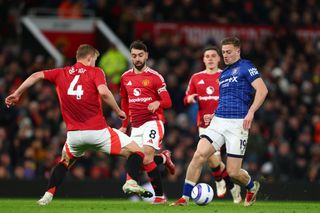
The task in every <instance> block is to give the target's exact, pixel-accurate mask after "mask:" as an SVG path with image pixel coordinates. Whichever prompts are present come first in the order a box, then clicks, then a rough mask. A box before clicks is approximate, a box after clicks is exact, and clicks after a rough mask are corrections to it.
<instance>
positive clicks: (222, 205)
mask: <svg viewBox="0 0 320 213" xmlns="http://www.w3.org/2000/svg"><path fill="white" fill-rule="evenodd" d="M171 202H172V201H171ZM171 202H169V203H171ZM0 212H1V213H29V212H30V213H31V212H32V213H42V212H50V213H95V212H103V213H108V212H110V213H114V212H128V213H131V212H132V213H135V212H137V213H138V212H139V213H145V212H151V213H156V212H165V213H171V212H172V213H175V212H184V213H188V212H196V213H201V212H210V213H226V212H236V213H241V212H244V213H248V212H258V213H269V212H279V213H284V212H291V213H297V212H320V202H302V201H301V202H291V201H278V202H275V201H257V202H256V203H255V204H254V205H253V206H251V207H244V206H243V205H235V204H233V203H232V202H231V201H230V200H224V201H222V200H219V201H217V200H214V201H213V202H211V203H210V204H209V205H207V206H197V205H196V204H194V203H192V202H190V204H189V205H188V206H174V207H172V206H169V205H168V204H162V205H151V204H149V203H146V202H131V201H128V200H125V199H123V200H121V199H118V200H110V199H54V200H53V201H52V203H50V204H49V205H48V206H38V205H37V203H36V199H11V198H10V199H3V198H2V199H0Z"/></svg>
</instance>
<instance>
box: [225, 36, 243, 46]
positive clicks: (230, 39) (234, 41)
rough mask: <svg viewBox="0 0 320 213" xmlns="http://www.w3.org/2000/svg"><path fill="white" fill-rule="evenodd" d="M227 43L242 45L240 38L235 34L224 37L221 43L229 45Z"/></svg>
mask: <svg viewBox="0 0 320 213" xmlns="http://www.w3.org/2000/svg"><path fill="white" fill-rule="evenodd" d="M227 44H232V45H233V46H235V47H239V48H240V47H241V41H240V39H239V38H237V37H235V36H233V37H227V38H224V39H222V41H221V45H227Z"/></svg>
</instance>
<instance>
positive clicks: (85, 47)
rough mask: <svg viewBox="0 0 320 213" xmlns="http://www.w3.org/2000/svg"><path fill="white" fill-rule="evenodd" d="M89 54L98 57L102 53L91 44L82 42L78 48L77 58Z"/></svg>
mask: <svg viewBox="0 0 320 213" xmlns="http://www.w3.org/2000/svg"><path fill="white" fill-rule="evenodd" d="M87 55H95V56H96V57H98V56H99V55H100V53H99V51H98V50H97V49H95V48H94V47H93V46H91V45H89V44H81V45H80V46H79V47H78V49H77V54H76V59H77V60H79V59H83V58H85V57H86V56H87Z"/></svg>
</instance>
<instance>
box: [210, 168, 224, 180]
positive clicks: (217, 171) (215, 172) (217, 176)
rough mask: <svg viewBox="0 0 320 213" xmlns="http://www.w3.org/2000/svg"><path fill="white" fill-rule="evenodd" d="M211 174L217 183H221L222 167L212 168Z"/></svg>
mask: <svg viewBox="0 0 320 213" xmlns="http://www.w3.org/2000/svg"><path fill="white" fill-rule="evenodd" d="M211 171H212V172H211V174H212V176H213V177H214V180H215V181H220V180H221V179H222V172H221V167H220V165H219V166H217V167H215V168H211Z"/></svg>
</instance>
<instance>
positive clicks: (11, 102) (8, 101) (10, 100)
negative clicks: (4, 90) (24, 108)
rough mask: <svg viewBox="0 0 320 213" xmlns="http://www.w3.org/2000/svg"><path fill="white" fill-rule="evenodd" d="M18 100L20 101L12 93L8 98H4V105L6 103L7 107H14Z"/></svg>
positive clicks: (18, 97)
mask: <svg viewBox="0 0 320 213" xmlns="http://www.w3.org/2000/svg"><path fill="white" fill-rule="evenodd" d="M19 99H20V95H17V94H16V93H12V94H11V95H9V96H8V97H6V99H5V103H6V105H7V107H8V108H9V107H11V106H14V105H16V104H17V103H18V102H19Z"/></svg>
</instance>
